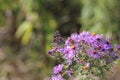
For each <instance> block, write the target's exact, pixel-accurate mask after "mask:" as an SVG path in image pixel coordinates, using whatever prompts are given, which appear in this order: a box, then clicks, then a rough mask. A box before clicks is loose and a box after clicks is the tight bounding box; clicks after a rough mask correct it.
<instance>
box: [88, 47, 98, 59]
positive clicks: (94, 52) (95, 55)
mask: <svg viewBox="0 0 120 80" xmlns="http://www.w3.org/2000/svg"><path fill="white" fill-rule="evenodd" d="M87 53H88V54H89V55H90V56H91V57H93V58H100V54H99V52H97V51H96V50H94V49H93V48H90V49H89V50H87Z"/></svg>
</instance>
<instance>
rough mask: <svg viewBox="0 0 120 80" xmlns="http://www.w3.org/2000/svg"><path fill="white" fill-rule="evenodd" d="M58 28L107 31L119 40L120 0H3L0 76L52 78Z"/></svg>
mask: <svg viewBox="0 0 120 80" xmlns="http://www.w3.org/2000/svg"><path fill="white" fill-rule="evenodd" d="M56 30H59V31H60V34H61V35H62V36H63V37H68V36H69V35H70V34H71V33H73V32H81V31H84V30H87V31H90V32H96V33H103V34H104V35H109V36H110V38H111V39H112V42H115V43H116V44H119V43H120V0H0V80H49V76H50V74H51V70H52V67H53V66H54V65H55V64H56V63H57V62H56V59H54V58H53V57H50V56H49V55H48V54H47V51H48V50H49V49H50V48H51V42H52V38H53V35H54V32H55V31H56ZM115 68H116V67H115ZM115 68H114V69H113V70H114V71H115ZM118 68H119V66H117V68H116V69H118ZM119 73H120V70H117V71H116V72H115V73H114V75H113V74H110V75H112V76H109V75H108V76H109V78H111V80H119V79H120V78H117V77H116V76H117V75H118V76H119V75H120V74H119Z"/></svg>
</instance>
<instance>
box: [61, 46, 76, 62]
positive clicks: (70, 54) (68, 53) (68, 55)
mask: <svg viewBox="0 0 120 80" xmlns="http://www.w3.org/2000/svg"><path fill="white" fill-rule="evenodd" d="M63 54H64V58H65V59H66V60H67V62H68V63H71V62H72V59H73V58H74V57H75V55H76V51H75V50H73V49H72V48H71V47H70V46H67V47H65V48H64V53H63Z"/></svg>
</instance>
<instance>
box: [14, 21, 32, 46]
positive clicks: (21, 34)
mask: <svg viewBox="0 0 120 80" xmlns="http://www.w3.org/2000/svg"><path fill="white" fill-rule="evenodd" d="M32 28H33V25H32V23H31V22H28V21H25V22H23V23H22V24H21V25H20V26H19V27H18V29H17V31H16V34H15V37H16V38H21V42H22V44H24V45H25V44H27V43H28V41H29V39H30V36H31V33H32Z"/></svg>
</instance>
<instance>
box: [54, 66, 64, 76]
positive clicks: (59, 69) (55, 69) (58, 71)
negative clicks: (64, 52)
mask: <svg viewBox="0 0 120 80" xmlns="http://www.w3.org/2000/svg"><path fill="white" fill-rule="evenodd" d="M62 68H63V64H59V65H58V66H55V67H54V68H53V74H58V73H60V72H61V71H62Z"/></svg>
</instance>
